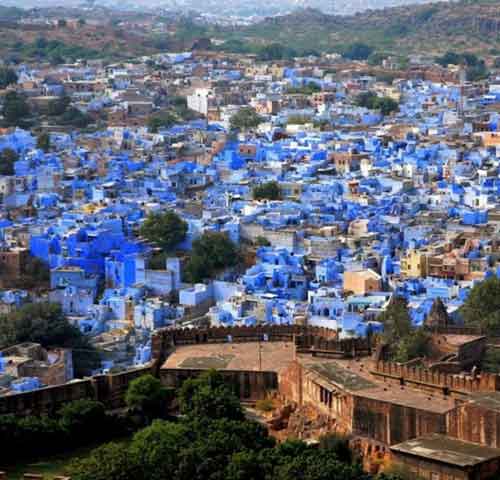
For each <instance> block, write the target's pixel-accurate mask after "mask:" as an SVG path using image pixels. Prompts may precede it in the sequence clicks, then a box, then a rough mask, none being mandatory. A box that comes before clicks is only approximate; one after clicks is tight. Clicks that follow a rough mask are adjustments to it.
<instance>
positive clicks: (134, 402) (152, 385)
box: [125, 375, 168, 422]
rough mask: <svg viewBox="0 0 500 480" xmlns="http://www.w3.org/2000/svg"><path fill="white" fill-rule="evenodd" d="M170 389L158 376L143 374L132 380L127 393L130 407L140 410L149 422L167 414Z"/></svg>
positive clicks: (126, 397) (127, 401)
mask: <svg viewBox="0 0 500 480" xmlns="http://www.w3.org/2000/svg"><path fill="white" fill-rule="evenodd" d="M167 398H168V391H167V389H166V388H164V387H163V386H162V384H161V382H160V380H158V379H157V378H155V377H153V376H152V375H143V376H142V377H139V378H136V379H135V380H132V382H130V385H129V387H128V389H127V393H126V395H125V403H126V404H127V406H128V407H129V408H131V409H132V410H134V411H137V412H139V413H140V414H141V415H142V416H143V417H144V418H145V420H146V421H147V422H150V421H151V420H152V419H153V418H161V417H164V416H165V411H166V404H167Z"/></svg>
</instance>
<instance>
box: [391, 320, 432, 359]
mask: <svg viewBox="0 0 500 480" xmlns="http://www.w3.org/2000/svg"><path fill="white" fill-rule="evenodd" d="M429 342H430V335H429V334H428V333H427V332H425V331H424V330H423V329H422V328H418V329H416V330H414V331H412V332H410V333H409V334H408V335H406V336H405V337H403V338H402V339H400V340H399V341H398V342H397V343H396V344H393V345H391V346H392V351H393V354H392V360H394V361H396V362H402V363H404V362H408V361H410V360H414V359H415V358H425V357H426V356H427V355H428V354H429Z"/></svg>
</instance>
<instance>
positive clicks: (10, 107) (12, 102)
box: [2, 92, 30, 127]
mask: <svg viewBox="0 0 500 480" xmlns="http://www.w3.org/2000/svg"><path fill="white" fill-rule="evenodd" d="M2 113H3V116H4V121H5V124H6V125H7V126H8V127H25V126H27V119H28V117H29V115H30V107H29V105H28V103H27V102H26V100H25V98H24V96H23V95H20V94H19V93H17V92H8V93H7V94H6V95H5V98H4V104H3V112H2Z"/></svg>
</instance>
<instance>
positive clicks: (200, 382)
mask: <svg viewBox="0 0 500 480" xmlns="http://www.w3.org/2000/svg"><path fill="white" fill-rule="evenodd" d="M179 404H180V408H181V413H184V414H185V415H189V416H192V417H205V418H211V419H213V420H216V419H221V418H229V419H231V420H242V419H243V417H244V415H243V409H242V408H241V405H240V402H239V400H238V398H237V397H236V396H235V395H234V393H233V392H232V391H231V390H230V388H229V387H228V385H227V384H226V383H225V382H224V379H223V377H222V375H221V374H220V373H218V372H216V371H215V370H211V371H208V372H206V373H204V374H203V375H201V376H200V377H198V378H194V379H189V380H186V381H185V382H184V383H183V384H182V387H181V390H180V393H179Z"/></svg>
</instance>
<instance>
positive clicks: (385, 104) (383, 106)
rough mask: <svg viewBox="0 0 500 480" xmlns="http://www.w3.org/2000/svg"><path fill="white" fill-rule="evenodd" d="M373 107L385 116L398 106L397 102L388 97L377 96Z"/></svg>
mask: <svg viewBox="0 0 500 480" xmlns="http://www.w3.org/2000/svg"><path fill="white" fill-rule="evenodd" d="M375 108H376V109H377V110H380V112H381V113H382V115H384V116H387V115H390V114H391V113H392V112H395V111H397V110H398V108H399V104H398V102H396V100H394V99H392V98H390V97H379V98H378V100H377V102H376V103H375Z"/></svg>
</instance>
